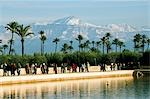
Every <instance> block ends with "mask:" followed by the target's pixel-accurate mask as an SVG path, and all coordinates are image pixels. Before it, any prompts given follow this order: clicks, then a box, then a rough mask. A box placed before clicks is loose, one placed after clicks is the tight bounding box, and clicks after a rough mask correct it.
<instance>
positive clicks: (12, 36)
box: [9, 32, 14, 55]
mask: <svg viewBox="0 0 150 99" xmlns="http://www.w3.org/2000/svg"><path fill="white" fill-rule="evenodd" d="M13 38H14V33H13V32H12V35H11V40H10V47H9V55H10V53H11V49H12V42H13Z"/></svg>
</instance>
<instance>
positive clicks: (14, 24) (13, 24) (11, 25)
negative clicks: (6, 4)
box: [5, 22, 18, 54]
mask: <svg viewBox="0 0 150 99" xmlns="http://www.w3.org/2000/svg"><path fill="white" fill-rule="evenodd" d="M17 27H18V23H17V22H10V23H9V24H7V26H6V27H5V28H6V29H7V30H9V31H11V33H12V36H11V39H10V46H9V54H10V52H11V49H12V44H13V39H14V33H15V32H16V29H17Z"/></svg>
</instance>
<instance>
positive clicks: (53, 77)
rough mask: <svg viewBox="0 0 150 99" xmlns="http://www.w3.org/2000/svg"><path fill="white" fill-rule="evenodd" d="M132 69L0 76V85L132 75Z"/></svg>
mask: <svg viewBox="0 0 150 99" xmlns="http://www.w3.org/2000/svg"><path fill="white" fill-rule="evenodd" d="M133 72H134V71H133V70H118V71H106V72H84V73H65V74H43V75H22V76H6V77H0V85H7V84H20V83H35V82H52V81H64V80H79V79H94V78H105V77H125V76H132V74H133Z"/></svg>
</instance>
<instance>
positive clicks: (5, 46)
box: [3, 44, 8, 54]
mask: <svg viewBox="0 0 150 99" xmlns="http://www.w3.org/2000/svg"><path fill="white" fill-rule="evenodd" d="M7 48H8V45H7V44H4V45H3V49H4V54H5V53H6V49H7Z"/></svg>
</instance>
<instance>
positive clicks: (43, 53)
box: [42, 41, 44, 55]
mask: <svg viewBox="0 0 150 99" xmlns="http://www.w3.org/2000/svg"><path fill="white" fill-rule="evenodd" d="M43 54H44V41H43V52H42V55H43Z"/></svg>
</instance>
